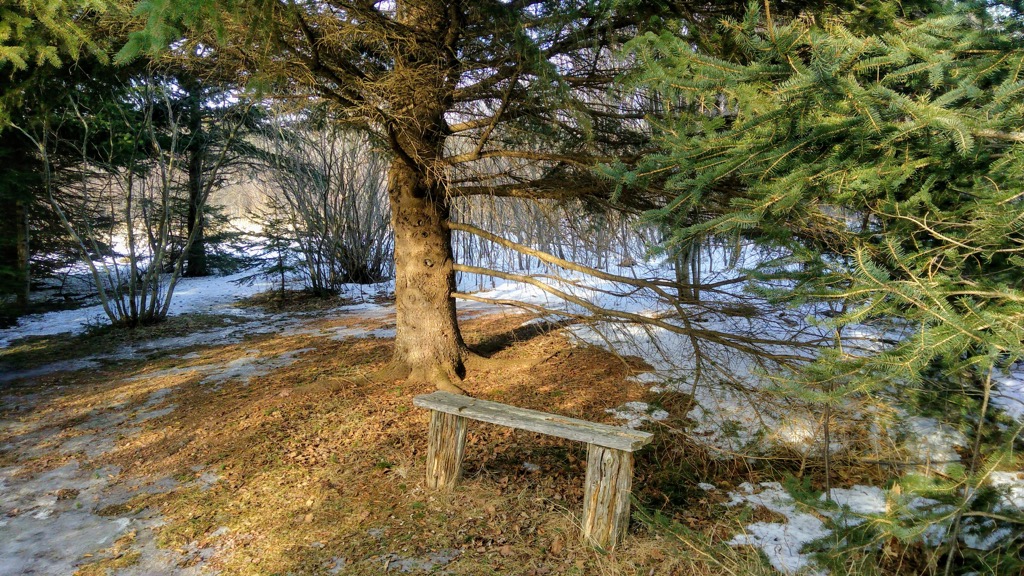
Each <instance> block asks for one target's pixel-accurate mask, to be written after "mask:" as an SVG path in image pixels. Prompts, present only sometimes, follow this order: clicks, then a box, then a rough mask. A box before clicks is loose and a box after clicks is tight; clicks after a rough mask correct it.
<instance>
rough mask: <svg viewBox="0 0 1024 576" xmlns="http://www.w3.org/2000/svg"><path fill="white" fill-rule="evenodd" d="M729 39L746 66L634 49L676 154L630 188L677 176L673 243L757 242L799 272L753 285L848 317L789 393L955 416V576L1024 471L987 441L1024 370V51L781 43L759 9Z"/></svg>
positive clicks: (931, 25) (926, 42)
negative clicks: (917, 394) (985, 505)
mask: <svg viewBox="0 0 1024 576" xmlns="http://www.w3.org/2000/svg"><path fill="white" fill-rule="evenodd" d="M723 35H725V36H727V37H728V38H729V39H730V41H731V43H732V44H733V45H734V46H735V48H736V50H735V53H733V54H732V55H731V56H730V57H729V58H716V57H712V56H709V55H707V54H704V53H700V52H698V51H695V50H694V49H693V48H692V46H691V45H690V44H688V43H687V42H685V41H683V40H681V39H679V38H677V37H676V36H674V35H671V34H662V35H653V34H648V35H645V36H643V37H641V38H638V39H636V40H635V41H634V42H632V43H631V45H630V49H631V51H632V54H633V55H634V56H635V57H636V58H637V60H638V61H639V62H640V63H641V66H640V68H641V71H640V72H638V73H636V74H635V75H634V76H633V77H632V80H633V81H634V82H635V83H636V84H637V85H640V86H644V87H646V88H647V89H650V90H652V91H655V92H656V93H657V94H658V95H659V96H660V97H661V98H662V99H663V100H664V101H665V102H666V108H668V109H671V110H673V111H674V113H673V114H671V115H670V118H668V119H665V120H664V121H662V122H661V123H659V124H657V126H656V128H655V129H656V131H657V137H658V138H659V139H660V141H661V143H662V150H663V151H662V152H660V153H659V154H656V155H649V156H648V157H646V158H645V159H644V161H643V162H642V164H641V166H640V167H639V168H638V169H635V170H632V171H625V170H622V171H620V172H619V173H618V175H619V177H620V178H622V179H624V180H626V181H628V182H630V183H635V182H636V181H642V180H644V179H645V178H650V177H652V176H651V175H654V176H657V177H660V178H664V177H665V174H670V175H671V176H670V177H669V178H668V180H667V184H668V186H669V188H670V189H671V190H672V191H673V193H674V200H673V201H672V202H671V203H669V204H668V205H667V206H666V207H665V208H664V209H661V210H658V211H656V212H654V213H653V216H654V217H655V218H657V219H659V220H661V221H664V222H667V223H670V224H672V225H674V226H675V229H676V235H675V237H674V239H673V240H672V241H674V242H679V243H683V242H686V241H687V240H688V239H689V238H692V237H695V236H702V235H709V234H710V235H733V234H740V235H746V236H754V237H757V238H760V239H761V240H762V241H763V242H766V243H771V244H774V245H775V246H777V247H779V248H781V249H782V253H784V254H786V256H785V257H782V258H778V259H776V260H773V261H770V262H766V263H764V264H763V265H762V266H761V267H760V268H759V269H758V270H756V271H754V274H753V277H755V278H757V280H758V281H759V282H758V287H759V288H760V289H761V290H763V291H764V293H765V294H767V295H769V296H772V297H775V298H778V299H780V300H785V301H789V302H790V303H793V304H803V305H806V306H807V307H806V308H803V309H804V310H813V309H814V308H813V306H812V305H813V304H814V303H821V302H831V303H832V304H833V307H834V308H838V309H840V310H843V313H842V314H841V315H840V316H839V317H837V318H833V319H831V320H828V322H830V325H831V327H832V328H833V329H834V330H835V334H836V344H837V345H836V346H835V347H834V348H833V349H830V350H827V351H825V352H824V353H822V354H821V355H820V357H819V359H818V361H816V362H815V363H813V364H812V365H810V366H806V367H804V369H803V370H802V371H801V372H800V373H799V374H789V375H786V376H785V377H784V378H782V377H780V378H779V382H780V385H782V386H784V387H786V388H787V389H788V390H789V391H790V392H791V393H795V394H800V395H802V396H804V397H809V398H812V399H818V400H820V401H822V402H825V403H827V404H830V405H837V404H838V403H839V402H840V400H841V399H842V398H843V397H845V396H846V395H847V394H850V393H860V392H863V391H870V390H878V389H880V388H887V389H890V390H891V389H894V388H899V389H915V390H925V391H929V392H930V394H931V396H932V397H933V398H935V397H937V398H938V399H939V400H940V402H945V403H947V404H948V405H950V406H952V405H956V406H957V407H958V410H959V411H960V420H959V423H960V424H961V425H962V426H963V427H964V428H965V430H966V431H967V432H968V433H969V437H970V438H971V439H972V440H971V441H972V444H973V446H972V447H971V448H972V449H973V450H972V452H973V453H972V455H971V456H970V457H968V458H966V459H965V462H964V466H963V467H962V469H953V470H951V471H950V472H949V474H948V476H947V477H946V480H945V481H944V482H942V483H939V484H934V483H932V484H928V485H929V486H930V487H931V488H932V489H935V490H938V491H943V492H944V493H945V494H946V495H947V496H948V495H950V494H953V495H955V497H953V503H955V504H958V506H957V507H956V510H958V512H956V514H953V513H949V514H943V515H941V516H942V518H941V519H933V521H935V522H945V524H944V526H945V527H946V529H948V530H950V531H951V533H950V534H949V536H948V537H947V539H946V540H945V541H946V542H948V543H949V544H948V546H950V548H949V550H950V552H951V553H949V554H946V555H944V556H943V557H942V560H941V561H940V564H939V566H943V565H944V567H945V571H946V572H947V573H948V572H949V570H950V569H951V568H952V567H954V566H955V565H956V562H961V561H963V560H962V556H961V554H960V553H959V552H956V551H955V549H954V548H955V547H956V542H957V535H956V533H957V531H958V530H960V529H961V528H962V526H963V525H964V522H966V521H965V520H964V518H965V515H966V516H970V515H971V514H973V513H974V512H971V510H975V509H978V508H980V507H982V503H981V499H980V498H979V496H978V495H979V494H981V493H983V491H979V490H977V488H978V487H980V486H982V485H983V484H984V476H985V475H986V474H988V473H989V472H990V471H991V470H992V469H994V468H995V467H997V466H1003V467H1005V466H1008V465H1013V460H1012V459H1013V458H1014V457H1015V456H1014V455H1013V450H1012V446H1013V442H1015V441H1016V439H1017V438H1019V433H1020V429H1019V428H1018V427H1017V426H1018V425H1017V424H1013V425H1011V426H1010V427H1009V428H1002V430H1005V431H1007V432H1008V434H1005V435H999V434H995V433H993V429H994V428H995V427H990V426H986V422H991V419H992V418H993V415H992V413H991V410H989V406H990V399H991V397H992V395H993V394H994V393H995V391H997V385H996V383H997V382H998V379H999V378H1000V377H1001V376H1002V375H1003V374H1004V372H1005V371H1006V370H1007V369H1009V368H1010V367H1011V366H1012V364H1013V363H1014V362H1016V361H1018V360H1020V359H1021V357H1022V355H1024V349H1022V341H1024V179H1022V176H1024V133H1022V132H1020V129H1021V128H1020V127H1021V126H1024V98H1022V96H1024V50H1022V45H1021V40H1020V38H1019V37H1017V36H1014V35H1011V34H1003V33H1001V32H1000V31H999V29H998V27H997V26H995V25H994V24H993V23H992V22H985V21H984V17H983V16H977V15H967V14H947V15H939V16H934V17H931V18H927V19H922V20H918V21H903V20H896V21H895V22H893V23H892V28H891V29H889V30H888V31H877V32H875V33H874V34H863V33H856V32H854V31H852V30H851V27H849V26H847V25H845V24H844V22H843V21H841V20H839V19H834V20H828V21H824V22H815V21H813V20H812V19H803V20H798V21H794V22H791V23H785V24H781V25H780V24H779V23H777V22H773V21H772V19H771V17H770V16H768V14H767V12H763V11H762V10H760V9H759V7H758V6H757V5H752V6H751V8H750V10H749V13H748V15H747V17H746V18H745V19H744V20H743V21H742V22H726V23H723ZM882 321H885V322H886V323H887V324H886V326H887V328H888V330H893V329H895V330H896V331H897V332H895V334H899V336H897V337H891V336H892V335H893V334H894V332H892V331H889V332H886V336H887V338H886V339H883V340H882V342H883V345H881V346H878V347H876V348H875V349H873V350H870V349H869V350H867V351H866V350H865V349H864V347H862V346H857V345H856V344H857V343H858V342H857V340H856V338H851V337H850V336H851V335H852V334H854V333H857V334H859V335H861V336H862V335H863V334H864V333H865V331H864V330H863V329H858V330H851V329H850V328H851V327H852V326H854V325H858V326H861V327H863V325H865V324H868V325H870V324H872V323H878V322H882ZM844 329H845V330H844ZM861 343H862V342H861ZM851 344H853V345H851ZM983 440H984V442H983ZM993 442H997V443H996V444H992V443H993ZM985 443H989V445H988V446H987V448H986V446H985V445H984V444H985ZM940 484H941V486H940ZM892 526H895V525H892ZM893 530H895V528H893ZM891 534H892V533H891ZM920 534H921V531H920V530H908V531H904V532H901V533H900V534H897V536H902V537H907V538H910V537H911V536H913V535H918V536H919V535H920ZM1008 542H1009V541H1008ZM1007 545H1010V546H1013V545H1012V544H1007ZM1018 552H1019V551H1018ZM978 567H979V566H977V565H975V568H978Z"/></svg>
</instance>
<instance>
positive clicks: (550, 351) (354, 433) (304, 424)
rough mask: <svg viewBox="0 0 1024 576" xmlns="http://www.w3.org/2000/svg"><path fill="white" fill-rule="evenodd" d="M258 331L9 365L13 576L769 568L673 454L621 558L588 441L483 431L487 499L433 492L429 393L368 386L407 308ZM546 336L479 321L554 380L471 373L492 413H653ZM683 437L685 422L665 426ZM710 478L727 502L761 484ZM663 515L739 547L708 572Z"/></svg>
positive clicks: (231, 318)
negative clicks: (595, 514) (624, 409)
mask: <svg viewBox="0 0 1024 576" xmlns="http://www.w3.org/2000/svg"><path fill="white" fill-rule="evenodd" d="M264 304H266V302H264ZM334 304H335V306H336V305H337V303H334ZM256 317H257V318H261V320H256V321H250V320H249V319H247V317H246V316H245V315H242V316H239V315H238V314H231V315H218V314H201V315H182V316H177V317H173V318H172V319H171V320H169V321H168V322H166V323H165V324H162V325H160V326H156V327H153V328H148V329H141V330H136V331H134V332H132V333H126V332H120V331H116V330H110V329H99V330H96V329H94V330H92V331H90V332H87V333H85V334H82V335H78V336H70V337H69V336H66V335H64V336H36V337H30V338H24V339H21V340H17V341H15V342H14V343H13V344H12V345H11V346H9V347H8V348H6V349H4V350H2V351H0V362H3V365H4V370H3V372H2V375H3V378H2V379H3V380H5V381H6V384H3V386H4V388H3V389H2V396H0V534H2V536H3V537H2V538H0V574H4V575H8V574H10V575H14V574H70V573H76V574H109V573H114V574H204V573H225V574H379V573H385V572H424V571H442V572H444V573H449V574H488V573H490V574H617V573H631V574H634V573H643V574H647V573H656V574H670V573H684V572H685V573H693V570H694V569H699V568H700V567H703V570H702V571H704V572H708V573H712V572H719V571H720V570H719V569H716V568H718V567H720V566H722V565H723V563H727V564H731V565H734V566H744V567H745V568H744V569H743V572H744V573H751V571H760V570H765V571H766V572H767V571H770V570H769V569H767V568H766V564H765V563H764V562H763V560H762V559H761V558H760V557H759V555H758V553H757V552H756V551H755V550H753V549H734V548H730V547H727V546H725V545H724V542H725V541H727V540H728V539H729V538H732V536H733V535H734V534H735V533H736V532H738V531H740V530H741V529H742V526H743V524H744V523H745V522H749V521H750V520H751V518H752V516H757V515H758V514H760V515H761V516H771V515H772V513H771V512H770V511H768V510H766V509H761V510H760V511H757V510H754V511H750V510H745V511H737V512H736V513H735V514H731V515H728V516H727V517H723V515H722V513H721V510H720V509H719V508H720V507H719V506H717V505H718V504H721V503H722V502H724V501H725V500H727V498H726V497H725V496H724V491H718V492H705V491H704V490H701V489H698V488H695V487H694V486H693V483H692V482H690V483H687V485H686V486H684V485H682V484H681V483H680V482H679V480H680V479H679V478H672V477H666V476H665V474H664V468H663V467H662V466H661V465H660V463H661V461H663V460H664V459H673V458H674V459H677V460H678V459H680V458H681V456H682V455H681V454H679V453H677V452H678V450H679V448H678V447H672V446H671V445H670V443H669V442H667V441H665V439H663V438H662V439H659V441H658V442H656V443H655V448H654V449H652V450H649V451H646V452H645V453H643V454H641V455H640V456H639V458H638V464H637V475H636V481H635V485H636V487H637V491H636V492H637V497H638V501H639V503H640V506H639V508H638V510H637V511H636V513H635V514H634V518H635V519H636V520H637V521H636V522H635V526H634V527H633V530H632V534H631V535H630V537H629V539H628V540H627V542H626V543H625V544H624V545H623V546H622V547H621V548H619V549H618V550H617V551H616V552H614V553H610V554H607V553H603V552H599V551H595V550H593V549H591V548H589V547H587V546H585V545H583V544H581V543H579V542H578V540H579V529H578V528H577V520H576V517H577V515H578V513H579V509H580V507H581V504H582V488H583V476H584V463H585V446H583V445H581V444H578V443H573V442H569V441H564V440H560V439H555V438H550V437H546V436H542V435H537V434H532V433H524V432H520V431H512V430H510V429H506V428H501V427H497V426H490V425H485V424H474V425H473V427H472V429H471V431H470V435H469V440H468V448H467V457H466V468H465V480H464V482H463V483H462V484H461V486H460V487H459V488H458V489H457V490H456V491H454V492H453V493H450V494H445V493H434V492H430V491H427V490H426V489H425V487H424V481H423V477H424V456H425V452H426V429H427V419H428V415H427V413H426V412H425V411H421V410H418V409H415V408H413V407H412V402H411V399H412V396H414V395H415V394H419V393H425V392H429V391H430V390H429V389H428V388H426V387H417V386H411V385H408V384H406V383H404V382H402V381H396V382H386V383H381V382H375V381H373V380H371V379H369V378H368V377H367V375H368V374H370V373H372V372H374V371H375V370H378V369H379V368H381V367H382V366H383V365H384V363H385V362H386V361H387V360H388V358H389V357H390V355H391V349H392V345H393V340H392V339H391V338H392V336H393V316H392V309H391V308H389V307H387V306H376V305H372V304H371V305H359V306H349V307H345V306H342V307H333V308H330V310H329V312H328V311H326V310H324V309H319V307H318V305H316V304H308V303H307V304H303V303H298V304H296V305H293V306H290V307H289V308H287V309H273V310H269V311H268V313H267V314H264V315H257V316H256ZM529 319H530V317H527V316H522V315H517V314H507V313H506V314H496V313H494V311H493V310H490V311H484V310H476V311H470V312H468V313H465V314H464V316H463V318H462V321H463V329H464V334H465V337H466V339H467V342H468V343H469V344H470V345H471V346H473V347H475V348H476V349H478V350H480V351H483V352H485V353H489V354H493V355H494V356H495V357H497V358H507V359H542V360H543V361H542V362H541V363H540V364H538V365H537V366H534V367H532V368H529V369H512V368H504V369H501V370H499V371H495V372H489V373H475V374H470V375H469V376H468V379H467V381H466V386H467V387H468V389H469V390H471V391H472V393H473V394H474V395H476V396H478V397H481V398H486V399H490V400H496V401H500V402H505V403H508V404H513V405H516V406H522V407H527V408H535V409H542V410H545V411H550V412H556V413H559V414H564V415H567V416H573V417H577V418H584V419H588V420H593V421H599V422H607V423H617V421H616V420H615V419H614V417H613V415H612V414H609V413H608V412H607V408H609V407H610V406H612V407H614V406H618V405H621V404H624V403H625V402H627V401H632V400H642V399H645V398H646V397H647V396H648V395H649V394H650V392H648V391H647V389H646V387H645V386H644V385H642V384H640V383H639V382H637V381H635V380H631V379H629V376H630V375H632V374H635V373H637V372H641V371H643V370H644V369H645V366H644V364H643V361H641V360H639V359H637V358H622V357H620V356H616V355H613V354H611V353H609V352H607V351H605V350H602V349H599V348H596V347H593V346H579V345H578V344H576V343H573V342H571V341H570V340H569V339H568V338H567V336H566V334H564V333H563V332H562V331H560V330H557V329H555V328H556V327H553V326H550V325H547V324H544V323H527V324H525V325H524V323H525V322H526V321H527V320H529ZM689 401H690V399H689V397H687V396H686V395H683V394H680V393H675V392H672V393H665V394H662V398H661V399H660V402H661V404H662V405H671V404H673V403H674V404H680V405H685V404H686V403H688V402H689ZM678 407H679V408H680V409H679V410H673V412H674V413H677V414H685V413H686V412H687V410H686V409H684V408H685V406H678ZM670 425H680V426H684V425H686V422H685V421H684V419H680V420H679V421H675V422H665V423H663V424H662V425H661V426H660V427H659V429H660V430H662V431H663V432H666V433H667V431H669V430H670V429H671V426H670ZM696 464H697V465H698V467H699V466H700V463H699V462H697V463H696ZM705 464H706V470H704V473H705V474H704V476H706V478H705V479H706V480H712V481H715V482H719V483H720V486H721V487H722V488H728V487H730V486H735V485H736V484H738V482H739V481H740V480H741V478H740V477H739V476H736V475H735V474H734V473H735V472H736V470H735V469H733V467H732V466H729V465H725V464H724V463H723V462H711V461H708V462H705ZM690 474H691V475H697V474H699V471H698V470H697V469H696V468H691V469H690ZM716 474H720V475H721V476H722V478H719V479H715V478H713V477H712V476H714V475H716ZM749 476H750V475H743V478H742V479H755V478H750V477H749ZM655 509H659V510H661V512H660V513H666V512H667V513H668V517H669V518H672V517H678V519H680V520H683V521H685V523H686V525H687V526H688V527H689V529H699V530H698V531H699V533H700V534H701V535H698V534H695V535H694V536H693V538H701V539H707V542H705V543H704V544H702V546H705V547H706V546H708V545H710V546H713V547H718V548H720V550H719V551H718V552H714V550H713V549H707V550H706V551H705V554H707V553H708V552H712V553H713V554H715V555H708V556H707V557H706V558H702V557H699V556H697V557H695V556H694V554H693V553H692V552H691V551H688V550H687V547H688V546H692V545H693V544H694V542H693V541H692V539H690V538H688V537H686V536H683V535H682V534H679V535H676V536H673V532H672V531H666V530H663V529H660V528H659V527H658V523H659V522H662V523H663V522H664V521H663V520H656V519H655V518H654V517H653V516H652V514H651V513H652V511H653V510H655ZM659 518H660V516H659ZM716 556H717V557H716ZM652 570H653V572H651V571H652ZM698 573H699V572H698Z"/></svg>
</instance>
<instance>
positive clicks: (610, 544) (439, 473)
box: [412, 392, 653, 550]
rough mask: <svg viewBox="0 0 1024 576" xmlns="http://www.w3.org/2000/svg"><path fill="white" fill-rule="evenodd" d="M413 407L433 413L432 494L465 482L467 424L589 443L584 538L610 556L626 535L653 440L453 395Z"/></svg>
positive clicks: (421, 399) (424, 399) (431, 397)
mask: <svg viewBox="0 0 1024 576" xmlns="http://www.w3.org/2000/svg"><path fill="white" fill-rule="evenodd" d="M412 402H413V405H415V406H418V407H420V408H427V409H429V410H431V413H430V431H429V443H428V446H427V486H428V487H429V488H434V489H449V488H452V487H454V486H455V484H456V483H457V482H458V481H459V478H460V476H461V475H462V457H463V454H464V453H465V449H466V420H467V419H472V420H480V421H481V422H489V423H491V424H498V425H501V426H508V427H510V428H518V429H520V430H529V431H531V432H540V433H542V434H548V435H550V436H558V437H559V438H567V439H569V440H577V441H580V442H586V443H587V479H586V488H585V490H584V495H583V538H584V539H585V540H586V541H588V542H590V543H591V544H593V545H595V546H599V547H601V548H604V549H606V550H610V549H612V548H614V547H615V545H616V544H618V543H619V541H620V540H621V539H622V537H623V536H624V535H625V534H626V528H628V526H629V497H630V490H631V488H632V484H633V452H634V451H636V450H638V449H640V448H641V447H642V446H644V445H646V444H647V443H649V442H650V441H651V437H652V436H653V435H652V434H650V433H648V432H639V431H637V430H631V429H629V428H622V427H619V426H608V425H606V424H597V423H594V422H587V421H586V420H577V419H576V418H568V417H565V416H558V415H556V414H548V413H545V412H538V411H537V410H527V409H525V408H517V407H515V406H509V405H507V404H500V403H498V402H489V401H487V400H478V399H476V398H470V397H468V396H459V395H456V394H449V393H448V392H434V393H432V394H424V395H421V396H416V397H415V398H413V401H412Z"/></svg>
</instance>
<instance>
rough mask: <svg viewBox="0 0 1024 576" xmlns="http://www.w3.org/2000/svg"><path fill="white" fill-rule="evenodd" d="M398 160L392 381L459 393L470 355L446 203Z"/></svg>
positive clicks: (391, 190) (394, 174) (393, 185)
mask: <svg viewBox="0 0 1024 576" xmlns="http://www.w3.org/2000/svg"><path fill="white" fill-rule="evenodd" d="M424 180H425V179H424V177H423V176H422V175H421V174H417V173H416V171H415V170H414V169H413V168H411V167H410V166H408V165H406V164H405V162H404V161H403V160H400V159H396V160H395V161H394V162H393V163H392V165H391V170H390V178H389V182H388V194H389V197H390V200H391V225H392V227H393V228H394V232H395V298H396V300H395V314H396V317H397V318H396V324H397V326H396V336H395V357H394V366H393V367H394V370H395V373H394V375H395V376H396V377H408V378H411V379H414V380H425V381H429V382H432V383H434V385H435V386H437V388H439V389H441V390H446V391H449V392H456V393H461V392H462V389H461V388H459V386H458V385H457V384H456V382H457V381H459V380H461V379H462V377H463V376H464V375H465V368H464V365H463V360H464V359H465V357H466V356H467V355H468V350H467V349H466V345H465V343H463V341H462V334H461V333H460V332H459V324H458V321H457V320H456V317H455V298H453V297H452V293H453V292H454V291H455V268H454V257H453V256H452V244H451V232H450V231H449V230H448V226H447V222H448V215H449V209H448V202H447V200H446V199H445V197H444V194H443V192H442V193H440V194H439V193H438V190H431V189H430V186H429V183H428V182H425V181H424Z"/></svg>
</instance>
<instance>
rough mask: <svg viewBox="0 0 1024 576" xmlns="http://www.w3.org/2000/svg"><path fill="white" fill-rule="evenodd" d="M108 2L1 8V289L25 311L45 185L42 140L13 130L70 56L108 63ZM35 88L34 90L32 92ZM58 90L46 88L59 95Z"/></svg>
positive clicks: (33, 0)
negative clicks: (38, 145)
mask: <svg viewBox="0 0 1024 576" xmlns="http://www.w3.org/2000/svg"><path fill="white" fill-rule="evenodd" d="M110 7H111V3H110V2H109V1H108V0H22V1H19V2H8V3H4V4H3V6H0V75H3V76H4V77H5V82H4V83H3V85H2V87H0V136H2V139H0V140H2V143H0V161H2V162H3V166H5V168H3V169H2V170H0V213H2V214H5V215H8V217H5V218H4V219H3V221H2V222H0V295H4V294H13V295H14V296H15V301H16V308H17V309H18V310H19V311H21V312H24V311H25V310H26V309H27V307H28V304H29V293H30V289H31V274H30V267H29V266H30V259H31V253H32V249H31V248H32V247H31V225H30V223H31V221H32V220H33V213H34V212H35V213H38V211H37V210H35V206H37V204H36V203H35V201H36V199H37V193H38V191H39V189H40V182H41V168H40V164H39V162H38V157H37V154H36V150H35V146H34V145H33V144H32V143H31V142H30V141H29V140H28V139H26V138H24V137H23V134H21V133H19V132H18V131H16V130H14V129H13V128H12V124H18V125H21V126H24V125H26V124H27V123H31V122H34V121H36V120H38V119H39V116H40V114H44V113H45V112H43V111H42V110H43V109H44V108H46V105H45V103H44V102H42V101H39V100H38V97H39V94H36V93H35V89H36V88H38V87H39V86H40V85H41V84H45V83H46V82H48V81H49V80H52V79H54V78H55V77H57V76H60V75H62V74H63V72H61V71H60V69H61V68H62V67H64V68H66V64H67V61H68V60H77V59H78V58H79V57H80V56H82V55H83V52H85V53H87V54H88V55H89V56H90V57H91V58H92V59H94V60H96V61H99V62H107V61H108V57H107V53H106V52H105V51H104V49H103V48H102V46H101V43H99V42H96V41H94V40H93V38H92V34H91V31H92V29H93V27H94V26H95V24H96V21H97V17H98V16H100V15H102V14H103V13H105V12H107V10H108V9H109V8H110ZM30 93H32V95H31V96H30V95H29V94H30ZM59 97H60V95H59V94H53V93H50V94H45V95H44V100H49V101H52V100H53V99H55V98H59Z"/></svg>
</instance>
